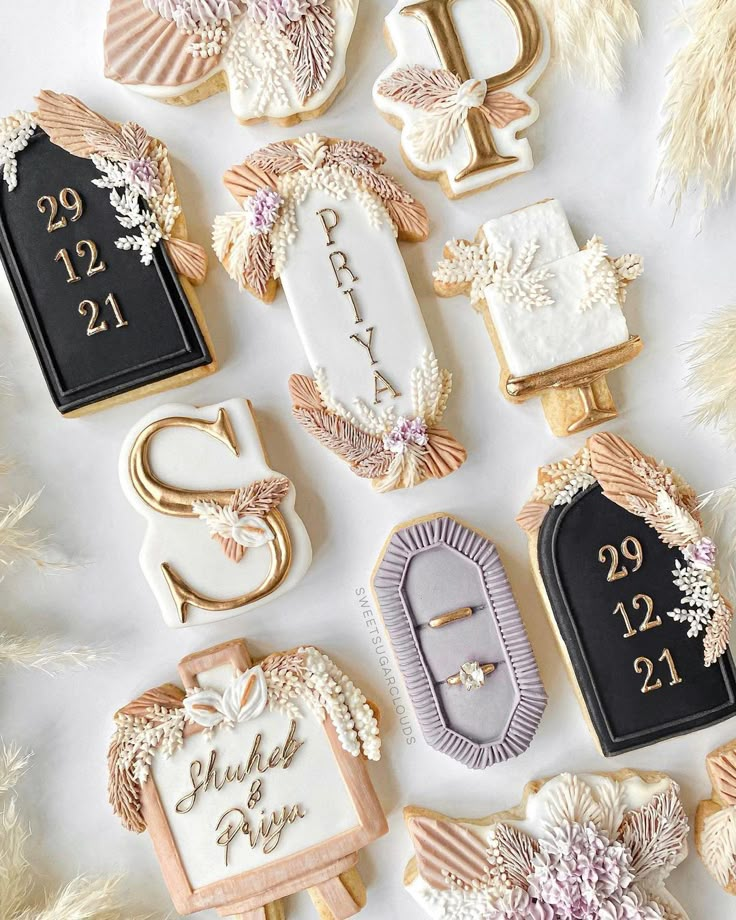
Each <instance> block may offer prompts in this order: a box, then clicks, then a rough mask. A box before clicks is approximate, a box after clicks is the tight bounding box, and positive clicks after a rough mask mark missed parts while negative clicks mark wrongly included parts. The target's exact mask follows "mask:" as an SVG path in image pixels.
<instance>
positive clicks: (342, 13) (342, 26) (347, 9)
mask: <svg viewBox="0 0 736 920" xmlns="http://www.w3.org/2000/svg"><path fill="white" fill-rule="evenodd" d="M358 4H359V0H349V2H342V0H333V2H332V6H333V14H334V17H335V37H334V51H335V54H334V57H333V58H332V65H331V68H330V72H329V74H328V76H327V79H326V80H325V82H324V84H323V85H322V87H321V88H320V89H319V90H318V91H317V92H316V93H314V94H313V95H312V96H310V97H309V99H307V101H306V103H302V102H301V101H300V100H299V97H298V96H297V93H296V90H295V89H294V87H293V85H291V83H287V84H286V86H285V98H283V99H280V98H277V97H271V100H270V101H269V102H268V104H267V105H266V106H265V107H262V106H261V104H260V100H259V92H260V91H262V86H261V85H260V81H257V80H256V79H253V78H251V79H249V80H246V81H245V82H244V83H243V81H242V80H239V79H238V77H237V76H236V74H235V72H234V63H233V61H231V60H230V57H231V56H229V55H228V54H227V49H226V52H225V53H224V54H222V55H221V56H220V65H219V66H218V67H217V68H215V69H214V70H212V71H211V72H210V73H209V74H208V75H207V77H206V78H205V80H199V81H196V82H194V83H187V84H182V85H181V86H156V85H146V84H143V83H136V84H125V86H127V88H128V89H132V90H133V91H135V92H137V93H140V94H142V95H144V96H149V97H150V98H152V99H162V100H166V99H172V98H175V97H177V96H183V95H185V94H186V93H188V92H191V91H192V90H195V89H197V87H198V86H200V85H201V84H202V83H204V82H206V80H207V79H211V78H212V77H213V76H215V75H216V74H218V73H224V74H225V75H226V77H227V80H228V87H229V96H230V107H231V108H232V111H233V114H234V115H235V116H236V117H237V118H239V119H242V120H243V121H247V120H249V119H251V118H288V117H290V116H291V115H294V114H298V113H300V112H315V111H316V110H317V109H320V108H321V107H322V106H323V105H325V104H326V103H327V102H328V101H329V100H330V98H331V97H332V95H333V94H334V93H335V91H336V90H337V89H338V87H339V86H340V83H341V81H342V80H343V79H344V77H345V58H346V54H347V49H348V45H349V44H350V38H351V36H352V34H353V29H354V27H355V19H356V16H357V12H358ZM244 19H245V17H243V18H242V19H241V20H240V23H241V24H242V25H244V26H248V23H244V21H243V20H244ZM237 31H238V30H237V28H236V30H235V32H234V36H236V35H237Z"/></svg>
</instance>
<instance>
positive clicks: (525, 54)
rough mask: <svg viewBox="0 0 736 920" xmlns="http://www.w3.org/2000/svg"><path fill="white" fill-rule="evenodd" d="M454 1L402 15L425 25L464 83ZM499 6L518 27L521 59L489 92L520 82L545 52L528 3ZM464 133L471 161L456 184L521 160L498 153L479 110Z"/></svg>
mask: <svg viewBox="0 0 736 920" xmlns="http://www.w3.org/2000/svg"><path fill="white" fill-rule="evenodd" d="M454 2H455V0H420V2H419V3H413V4H412V5H411V6H406V7H404V9H403V10H402V11H401V15H402V16H412V17H414V18H416V19H418V20H419V21H420V22H421V23H422V24H423V25H424V26H425V28H426V29H427V31H428V32H429V36H430V38H431V40H432V44H433V45H434V48H435V51H436V52H437V56H438V57H439V59H440V62H441V64H442V66H443V67H444V68H445V70H449V71H450V72H451V73H453V74H455V75H456V76H457V77H458V78H459V79H460V80H461V82H463V83H464V82H465V81H466V80H470V79H471V74H470V70H469V68H468V64H467V61H466V60H465V52H464V51H463V47H462V44H461V43H460V38H459V36H458V34H457V30H456V29H455V24H454V22H453V20H452V12H451V7H452V5H453V3H454ZM500 3H501V5H502V6H503V7H504V8H505V10H506V12H507V13H508V14H509V16H510V17H511V19H512V21H513V23H514V25H515V27H516V32H517V36H518V40H519V57H518V59H517V61H516V63H515V64H514V65H513V66H512V67H511V68H509V70H507V71H505V72H504V73H501V74H497V75H496V76H493V77H489V78H488V79H486V81H485V82H486V85H487V87H488V92H495V91H497V90H500V89H503V88H504V87H506V86H510V85H511V84H512V83H515V82H516V81H517V80H519V79H521V77H523V76H524V75H525V74H527V73H528V72H529V71H530V70H531V69H532V67H534V65H535V64H536V62H537V59H538V58H539V55H540V53H541V51H542V29H541V25H540V22H539V18H538V16H537V14H536V12H535V11H534V8H533V6H532V5H531V3H530V2H529V0H500ZM489 40H490V39H489ZM463 130H464V131H465V136H466V138H467V142H468V146H469V148H470V162H469V163H468V165H467V166H466V167H464V168H463V169H462V170H461V171H460V172H459V173H458V174H457V176H455V181H456V182H459V181H461V180H462V179H465V178H467V177H468V176H472V175H474V174H475V173H478V172H483V171H484V170H487V169H498V168H499V167H501V166H505V165H506V164H509V163H515V162H517V159H518V157H504V156H501V154H500V153H499V152H498V151H497V150H496V147H495V145H494V143H493V135H492V133H491V130H490V127H489V125H488V122H487V120H486V119H485V118H484V116H483V114H482V113H481V112H480V111H478V110H477V109H470V111H469V112H468V117H467V120H466V122H465V124H464V126H463Z"/></svg>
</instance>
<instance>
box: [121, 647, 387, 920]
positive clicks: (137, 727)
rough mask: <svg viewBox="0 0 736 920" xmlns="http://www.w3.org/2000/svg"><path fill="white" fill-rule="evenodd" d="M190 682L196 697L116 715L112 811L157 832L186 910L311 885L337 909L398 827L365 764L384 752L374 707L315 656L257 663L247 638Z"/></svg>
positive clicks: (202, 661) (133, 706) (149, 699)
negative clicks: (351, 875)
mask: <svg viewBox="0 0 736 920" xmlns="http://www.w3.org/2000/svg"><path fill="white" fill-rule="evenodd" d="M180 673H181V675H182V680H183V683H184V687H185V689H184V690H180V689H179V688H178V687H175V686H173V685H172V684H167V685H165V686H163V687H159V688H157V689H156V690H151V691H148V693H146V694H144V695H143V696H142V697H140V698H138V699H137V700H135V701H133V702H132V703H130V704H129V705H128V706H126V707H124V708H123V709H122V710H121V711H120V712H119V713H117V715H116V717H115V722H116V731H115V735H114V737H113V739H112V742H111V745H110V752H109V770H110V772H109V792H110V802H111V804H112V806H113V809H114V811H115V812H116V814H117V815H118V817H120V819H121V821H122V822H123V824H124V826H125V827H127V828H128V829H130V830H136V831H139V832H140V831H142V830H144V829H147V830H148V831H149V833H150V834H151V837H152V839H153V842H154V846H155V847H156V851H157V853H158V855H159V858H160V859H161V860H162V863H163V869H164V875H165V879H166V881H167V884H168V886H169V890H170V893H171V896H172V899H173V901H174V904H175V906H176V908H177V910H179V911H180V912H181V913H190V912H192V911H194V910H202V909H205V908H207V907H217V908H220V909H221V912H222V913H225V912H228V913H242V912H243V911H244V910H245V907H244V906H243V905H245V904H251V905H252V907H253V909H255V908H257V907H264V906H265V905H267V904H269V903H274V902H276V901H278V900H280V899H281V898H282V897H285V896H286V895H288V894H291V893H293V892H294V891H299V890H303V889H305V888H311V887H312V886H315V887H316V889H317V892H318V893H320V894H322V893H324V892H323V891H322V890H321V889H322V886H325V887H326V888H327V892H326V899H327V900H328V903H329V898H330V893H329V892H330V888H334V886H335V885H339V884H340V883H339V881H338V876H339V875H340V874H341V873H342V872H343V871H344V870H347V869H348V868H352V866H354V863H355V859H356V857H355V853H356V851H357V850H358V849H359V848H360V847H362V846H364V845H366V844H367V843H369V842H371V841H372V840H374V839H376V838H377V837H379V836H381V835H382V834H384V833H385V832H386V829H387V828H386V823H385V818H384V816H383V812H382V810H381V807H380V805H379V803H378V801H377V799H376V796H375V793H374V791H373V788H372V786H371V783H370V779H369V777H368V773H367V770H366V768H365V763H364V761H365V760H378V759H379V757H380V737H379V733H378V723H377V721H376V717H375V714H374V712H373V709H372V708H371V706H370V705H369V704H368V703H367V702H366V699H365V697H364V696H363V694H362V693H361V691H360V690H359V689H358V688H357V687H355V685H354V684H353V683H352V681H351V680H350V678H349V677H347V676H346V675H345V674H343V673H342V671H340V670H339V668H338V667H337V666H336V665H335V664H334V662H332V661H331V660H330V659H329V658H328V657H327V656H326V655H324V654H323V653H322V652H320V651H319V650H318V649H315V648H312V647H305V648H299V649H295V650H293V651H290V652H284V653H277V654H273V655H270V656H269V657H268V658H266V659H264V660H262V661H260V662H257V663H255V664H254V663H253V662H252V661H251V659H250V656H249V655H248V652H247V646H246V645H245V643H244V642H243V641H242V640H236V641H234V642H230V643H227V644H225V645H224V646H218V647H216V648H214V649H209V650H207V651H204V652H201V653H198V654H197V655H193V656H189V657H188V658H186V659H184V661H183V662H182V663H181V665H180ZM315 777H319V782H315V781H314V778H315ZM172 857H173V859H172ZM174 862H175V868H173V869H172V865H171V863H174ZM289 865H293V867H294V868H293V870H292V871H290V872H285V871H284V870H285V867H286V866H289ZM297 866H298V871H296V867H297ZM330 867H334V870H335V875H334V879H333V877H332V876H331V875H330ZM328 880H329V885H328V884H327V883H328ZM346 894H347V890H346V891H344V892H343V895H342V897H343V904H344V903H345V900H344V898H345V895H346ZM360 900H361V899H360V898H358V901H360ZM236 905H237V906H238V909H237V910H235V909H234V908H235V906H236ZM355 906H356V909H360V906H362V904H361V903H357V904H356V905H355ZM229 907H232V908H233V909H230V910H228V908H229ZM245 912H246V913H247V910H246V911H245ZM351 915H352V914H351ZM345 916H348V914H345Z"/></svg>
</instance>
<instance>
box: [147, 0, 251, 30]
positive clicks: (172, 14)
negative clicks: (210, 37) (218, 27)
mask: <svg viewBox="0 0 736 920" xmlns="http://www.w3.org/2000/svg"><path fill="white" fill-rule="evenodd" d="M144 6H145V7H146V9H149V10H151V11H152V12H153V13H156V14H157V15H158V16H161V18H162V19H166V20H168V21H169V22H173V23H175V24H176V27H177V28H178V29H183V30H184V31H194V30H195V29H199V28H202V27H207V26H212V25H215V24H216V23H218V22H223V21H224V22H232V21H233V19H234V17H236V16H237V15H238V14H239V13H240V0H144Z"/></svg>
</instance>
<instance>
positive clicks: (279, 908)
mask: <svg viewBox="0 0 736 920" xmlns="http://www.w3.org/2000/svg"><path fill="white" fill-rule="evenodd" d="M307 891H308V892H309V896H310V898H311V899H312V903H313V904H314V906H315V908H316V910H317V914H318V915H319V918H320V920H348V918H349V917H354V916H355V915H356V914H357V913H358V912H359V911H360V910H362V909H363V908H364V907H365V902H366V892H365V885H364V884H363V879H362V878H361V877H360V873H359V872H358V870H357V869H348V870H347V871H346V872H343V873H341V874H340V875H336V876H335V877H334V878H329V879H326V880H325V881H323V882H319V883H318V884H317V885H314V886H313V887H311V888H308V889H307ZM283 903H284V902H283V901H273V902H272V903H271V904H263V905H261V906H260V907H256V908H253V909H251V910H248V911H245V913H243V912H241V913H235V914H233V915H232V918H231V920H285V916H286V915H285V913H284V907H283Z"/></svg>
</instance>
